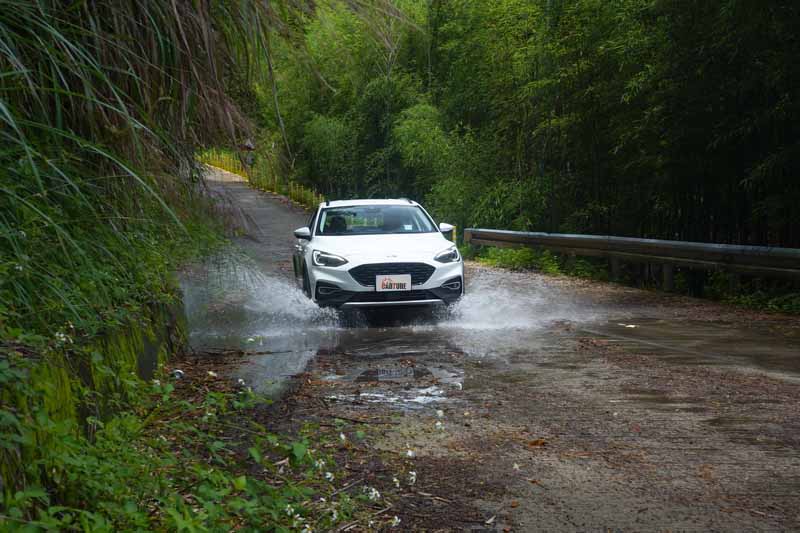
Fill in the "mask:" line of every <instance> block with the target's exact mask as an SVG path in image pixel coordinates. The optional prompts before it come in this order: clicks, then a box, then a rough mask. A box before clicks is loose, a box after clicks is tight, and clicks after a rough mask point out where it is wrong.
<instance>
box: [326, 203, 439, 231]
mask: <svg viewBox="0 0 800 533" xmlns="http://www.w3.org/2000/svg"><path fill="white" fill-rule="evenodd" d="M435 231H436V227H435V226H434V225H433V222H432V221H431V219H430V218H429V217H428V215H426V214H425V212H424V211H423V210H422V209H421V208H420V207H419V206H416V205H363V206H349V207H331V208H328V209H323V210H322V213H321V214H320V216H319V220H318V222H317V235H379V234H394V233H433V232H435Z"/></svg>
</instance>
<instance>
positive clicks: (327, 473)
mask: <svg viewBox="0 0 800 533" xmlns="http://www.w3.org/2000/svg"><path fill="white" fill-rule="evenodd" d="M325 479H327V480H328V481H333V479H334V476H333V473H332V472H325Z"/></svg>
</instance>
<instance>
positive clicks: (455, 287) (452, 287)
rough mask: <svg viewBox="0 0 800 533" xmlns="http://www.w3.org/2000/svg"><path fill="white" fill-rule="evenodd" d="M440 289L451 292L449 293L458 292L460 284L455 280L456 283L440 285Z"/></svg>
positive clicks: (450, 282) (449, 282)
mask: <svg viewBox="0 0 800 533" xmlns="http://www.w3.org/2000/svg"><path fill="white" fill-rule="evenodd" d="M442 287H444V288H445V289H448V290H451V291H460V290H461V282H460V281H458V280H456V281H448V282H447V283H445V284H444V285H442Z"/></svg>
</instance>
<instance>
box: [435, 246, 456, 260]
mask: <svg viewBox="0 0 800 533" xmlns="http://www.w3.org/2000/svg"><path fill="white" fill-rule="evenodd" d="M433 259H434V261H438V262H439V263H457V262H458V261H460V260H461V256H460V255H459V254H458V248H456V247H455V246H453V247H450V248H448V249H447V250H445V251H443V252H439V253H438V254H436V257H434V258H433Z"/></svg>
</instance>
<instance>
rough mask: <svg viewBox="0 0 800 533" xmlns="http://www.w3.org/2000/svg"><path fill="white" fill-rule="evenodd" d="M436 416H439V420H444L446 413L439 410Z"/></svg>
mask: <svg viewBox="0 0 800 533" xmlns="http://www.w3.org/2000/svg"><path fill="white" fill-rule="evenodd" d="M436 416H438V417H439V418H444V411H442V410H441V409H439V410H437V411H436Z"/></svg>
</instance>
